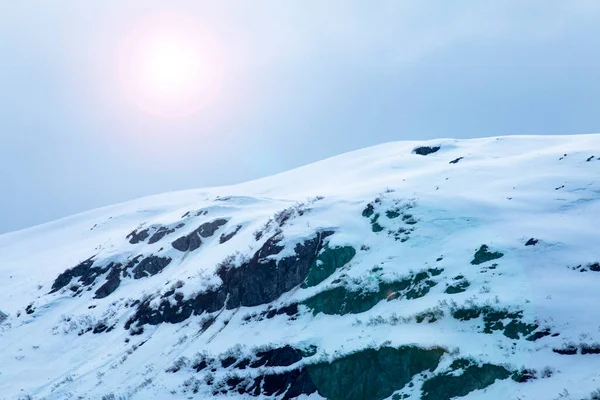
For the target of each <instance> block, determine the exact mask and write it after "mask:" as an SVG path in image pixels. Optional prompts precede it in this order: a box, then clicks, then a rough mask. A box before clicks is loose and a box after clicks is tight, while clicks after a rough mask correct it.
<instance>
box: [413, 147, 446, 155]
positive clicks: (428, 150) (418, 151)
mask: <svg viewBox="0 0 600 400" xmlns="http://www.w3.org/2000/svg"><path fill="white" fill-rule="evenodd" d="M439 149H440V146H421V147H417V148H415V149H414V150H413V151H412V152H413V153H414V154H418V155H420V156H426V155H429V154H432V153H435V152H436V151H438V150H439Z"/></svg>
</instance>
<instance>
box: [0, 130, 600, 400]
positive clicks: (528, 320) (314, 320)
mask: <svg viewBox="0 0 600 400" xmlns="http://www.w3.org/2000/svg"><path fill="white" fill-rule="evenodd" d="M437 147H439V149H437V151H434V152H432V153H430V154H426V155H422V154H418V153H423V152H425V153H426V152H427V150H430V151H433V150H436V148H437ZM415 149H419V150H416V151H415ZM423 150H425V151H423ZM599 226H600V135H577V136H547V137H545V136H513V137H498V138H484V139H473V140H454V139H440V140H433V141H429V142H397V143H387V144H383V145H379V146H375V147H371V148H367V149H363V150H359V151H355V152H351V153H347V154H343V155H340V156H337V157H333V158H330V159H327V160H323V161H321V162H318V163H315V164H311V165H308V166H305V167H302V168H298V169H295V170H292V171H288V172H285V173H282V174H278V175H275V176H272V177H268V178H264V179H260V180H256V181H252V182H247V183H244V184H240V185H235V186H229V187H218V188H207V189H200V190H189V191H184V192H177V193H169V194H164V195H159V196H152V197H148V198H144V199H139V200H135V201H131V202H128V203H123V204H119V205H115V206H111V207H105V208H102V209H98V210H93V211H90V212H87V213H83V214H79V215H75V216H73V217H69V218H65V219H62V220H58V221H55V222H52V223H49V224H45V225H41V226H38V227H34V228H31V229H27V230H23V231H19V232H14V233H9V234H5V235H2V236H0V277H2V278H3V279H2V282H1V283H0V285H1V286H0V289H1V290H0V320H3V321H0V399H19V398H24V399H25V398H32V399H48V400H50V399H119V398H131V399H155V398H156V399H188V398H194V399H205V398H206V399H208V398H219V397H224V398H225V397H230V398H236V397H237V398H250V397H252V396H255V397H256V398H271V397H274V398H293V397H298V398H311V399H313V398H314V399H316V398H350V399H360V398H381V399H383V398H394V399H400V398H408V399H420V398H423V399H429V400H433V399H445V398H447V399H450V398H452V397H455V396H457V397H461V398H462V397H464V398H466V399H555V398H562V399H588V398H593V397H591V396H592V393H593V391H595V390H597V389H600V344H599V343H600V308H599V307H598V305H599V304H600V291H599V290H598V287H599V286H600V265H598V262H600V247H599V245H600V229H599ZM375 359H376V360H375ZM390 360H391V361H390ZM399 365H402V367H401V368H400V367H399ZM396 367H398V371H395V368H396ZM386 371H388V372H386ZM391 371H394V372H391ZM386 374H387V375H386ZM379 380H381V381H379ZM376 381H377V382H376ZM374 382H375V383H374ZM599 393H600V392H599Z"/></svg>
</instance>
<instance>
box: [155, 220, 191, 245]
mask: <svg viewBox="0 0 600 400" xmlns="http://www.w3.org/2000/svg"><path fill="white" fill-rule="evenodd" d="M184 226H185V224H184V223H181V224H178V225H177V226H175V227H174V228H170V229H169V228H167V227H165V226H161V227H159V228H158V229H157V230H156V232H154V234H153V235H152V236H151V237H150V240H148V244H154V243H156V242H158V241H159V240H161V239H162V238H164V237H165V236H167V235H170V234H171V233H173V232H175V231H176V230H177V229H180V228H183V227H184Z"/></svg>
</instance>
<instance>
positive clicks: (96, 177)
mask: <svg viewBox="0 0 600 400" xmlns="http://www.w3.org/2000/svg"><path fill="white" fill-rule="evenodd" d="M165 10H166V11H175V12H180V13H185V14H187V15H190V16H193V17H194V18H197V19H198V21H200V22H201V23H202V24H203V25H204V27H205V28H207V29H209V30H210V31H211V32H212V33H213V35H214V37H215V38H216V39H217V40H218V41H219V43H220V45H221V47H222V50H223V51H224V53H225V55H226V57H225V58H226V60H227V62H226V63H225V64H224V65H223V71H222V75H223V83H222V87H221V89H220V91H219V93H218V94H217V95H216V96H215V98H214V99H213V101H212V102H211V103H210V104H209V105H208V106H207V107H205V108H204V109H203V110H201V111H200V112H198V113H197V114H194V115H192V116H189V117H186V118H181V119H176V120H165V119H161V118H159V117H155V116H153V115H150V114H147V113H145V112H143V111H140V110H138V109H136V108H135V107H134V106H132V105H131V104H130V103H129V102H128V101H127V99H126V98H125V97H124V95H123V93H122V90H121V88H120V87H119V85H118V84H117V82H116V79H115V73H114V66H115V52H116V49H117V48H118V47H119V46H120V44H121V43H122V41H123V38H124V36H125V35H126V34H127V32H128V31H129V30H130V29H131V27H132V26H134V25H135V24H136V23H138V21H140V20H142V19H144V18H146V17H147V16H148V15H152V14H153V13H156V12H159V11H165ZM599 22H600V2H598V1H588V0H580V1H577V0H572V1H562V0H561V1H555V0H543V1H537V0H530V1H527V2H523V1H520V0H519V1H517V0H514V1H485V2H484V1H480V0H473V1H462V0H461V1H451V2H450V1H446V0H437V1H433V0H429V1H422V0H419V1H417V0H411V1H401V0H395V1H348V0H343V1H342V0H327V1H323V0H309V1H296V2H288V1H275V0H273V1H263V0H254V1H251V2H250V1H242V0H239V1H222V2H215V1H198V0H179V1H170V2H165V1H158V0H139V1H133V0H106V1H102V2H100V1H96V2H88V1H79V0H56V1H52V2H50V1H47V2H39V1H33V0H23V1H4V2H1V3H0V193H1V196H0V232H7V231H11V230H16V229H20V228H24V227H27V226H31V225H34V224H38V223H42V222H46V221H49V220H52V219H55V218H59V217H63V216H67V215H70V214H73V213H77V212H81V211H85V210H88V209H91V208H95V207H99V206H103V205H109V204H112V203H116V202H120V201H124V200H129V199H132V198H136V197H141V196H145V195H149V194H155V193H160V192H165V191H169V190H178V189H188V188H197V187H202V186H214V185H223V184H231V183H236V182H241V181H245V180H248V179H254V178H258V177H262V176H266V175H270V174H273V173H277V172H281V171H283V170H286V169H290V168H293V167H297V166H300V165H302V164H306V163H310V162H313V161H317V160H319V159H322V158H325V157H328V156H333V155H336V154H339V153H342V152H346V151H349V150H353V149H358V148H361V147H365V146H370V145H374V144H378V143H382V142H386V141H394V140H406V139H410V140H414V139H430V138H434V137H459V138H467V137H478V136H493V135H506V134H557V133H590V132H598V131H600V113H599V112H598V104H599V103H598V98H599V95H600V79H599V78H600V70H599V68H600V62H599V61H600V41H599V40H598V38H599V37H600V23H599Z"/></svg>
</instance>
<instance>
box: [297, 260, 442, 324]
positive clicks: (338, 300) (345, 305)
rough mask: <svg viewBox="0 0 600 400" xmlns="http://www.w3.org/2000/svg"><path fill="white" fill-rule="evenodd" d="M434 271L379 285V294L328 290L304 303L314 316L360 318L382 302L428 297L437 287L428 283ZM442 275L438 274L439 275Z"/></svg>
mask: <svg viewBox="0 0 600 400" xmlns="http://www.w3.org/2000/svg"><path fill="white" fill-rule="evenodd" d="M435 272H436V271H435V270H430V271H421V272H419V273H416V274H413V275H411V276H408V277H406V278H404V279H401V280H397V281H392V282H383V281H382V282H379V285H378V286H379V287H378V290H376V291H363V290H356V289H354V290H350V289H348V288H346V287H345V286H336V287H333V288H328V289H327V290H324V291H322V292H319V293H317V294H316V295H314V296H313V297H310V298H308V299H306V300H304V301H303V304H304V305H305V306H307V307H308V308H309V309H310V310H312V312H313V314H314V315H317V314H318V313H321V312H322V313H324V314H327V315H346V314H359V313H362V312H365V311H368V310H370V309H371V308H373V307H375V306H376V305H377V303H379V302H380V301H384V300H386V301H392V300H395V299H400V298H402V299H407V300H412V299H417V298H420V297H423V296H425V295H426V294H427V293H428V292H429V289H430V288H432V287H433V286H435V285H436V284H437V282H435V281H434V280H432V279H429V278H431V277H432V276H433V273H435ZM438 275H439V274H438Z"/></svg>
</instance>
